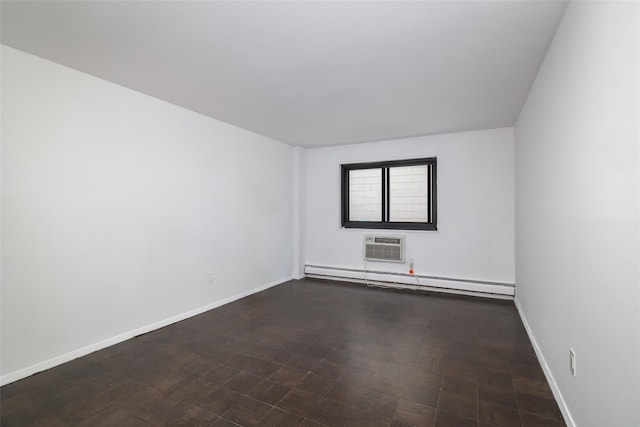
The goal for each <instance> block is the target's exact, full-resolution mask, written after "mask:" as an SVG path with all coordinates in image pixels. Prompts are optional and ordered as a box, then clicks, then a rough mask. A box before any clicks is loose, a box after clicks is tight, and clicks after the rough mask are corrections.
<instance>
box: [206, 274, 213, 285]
mask: <svg viewBox="0 0 640 427" xmlns="http://www.w3.org/2000/svg"><path fill="white" fill-rule="evenodd" d="M207 283H208V284H210V285H213V270H209V271H207Z"/></svg>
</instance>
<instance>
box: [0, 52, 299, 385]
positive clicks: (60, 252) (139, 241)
mask: <svg viewBox="0 0 640 427" xmlns="http://www.w3.org/2000/svg"><path fill="white" fill-rule="evenodd" d="M292 164H293V162H292V148H291V147H290V146H287V145H284V144H282V143H279V142H276V141H274V140H271V139H268V138H265V137H262V136H259V135H256V134H253V133H251V132H248V131H245V130H242V129H239V128H236V127H233V126H230V125H228V124H225V123H222V122H219V121H216V120H213V119H210V118H207V117H205V116H202V115H199V114H196V113H194V112H191V111H188V110H185V109H183V108H180V107H177V106H174V105H171V104H168V103H166V102H163V101H160V100H158V99H155V98H151V97H149V96H146V95H142V94H140V93H137V92H134V91H131V90H129V89H125V88H123V87H120V86H117V85H115V84H112V83H108V82H106V81H103V80H100V79H97V78H94V77H91V76H89V75H86V74H83V73H80V72H77V71H74V70H71V69H69V68H65V67H62V66H60V65H57V64H54V63H52V62H48V61H46V60H44V59H40V58H37V57H34V56H31V55H28V54H25V53H22V52H20V51H17V50H14V49H11V48H7V47H2V293H1V298H2V313H1V316H2V317H1V323H2V326H1V328H2V329H1V334H2V335H1V339H2V353H1V355H2V364H1V373H2V378H3V382H7V381H10V380H15V379H18V378H19V377H20V376H24V375H28V374H30V373H32V372H31V371H32V370H33V369H38V368H45V367H48V366H49V365H51V364H55V363H59V362H61V361H64V359H65V357H60V356H64V355H65V354H67V353H70V352H71V353H72V354H75V355H79V354H78V350H79V349H82V348H85V347H86V346H89V347H91V346H94V347H92V348H95V345H96V343H98V342H99V341H102V340H107V341H108V342H113V337H120V338H122V339H123V337H126V333H127V332H128V331H132V330H136V329H139V328H144V327H145V326H148V325H153V324H157V323H156V322H162V321H163V320H165V319H170V318H173V317H174V316H180V315H181V314H183V313H186V312H189V311H191V310H197V309H198V308H201V307H205V306H210V305H211V304H215V303H216V302H220V301H223V300H225V299H228V298H233V297H234V296H237V295H240V294H243V293H246V292H251V291H252V290H254V289H256V288H258V287H260V286H264V285H269V284H273V283H278V282H281V281H283V280H285V279H288V278H290V277H291V272H292V259H293V255H292V242H293V230H292V226H291V224H292V215H293V211H292V203H293V202H292V197H293V188H292V183H291V182H292ZM210 270H212V271H213V272H214V279H213V283H212V284H210V283H208V274H207V272H208V271H210ZM174 319H175V318H174ZM121 334H125V335H121ZM110 339H111V341H109V340H110ZM116 340H117V339H116ZM103 344H104V343H103ZM98 346H99V345H98ZM73 352H76V353H73ZM80 353H82V351H80ZM56 358H57V359H56ZM47 361H49V362H51V363H49V362H47ZM33 365H36V368H33V369H32V368H29V367H30V366H33Z"/></svg>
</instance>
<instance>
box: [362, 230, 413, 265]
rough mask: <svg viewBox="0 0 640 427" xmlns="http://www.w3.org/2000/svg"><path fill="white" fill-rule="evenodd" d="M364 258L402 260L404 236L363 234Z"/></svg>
mask: <svg viewBox="0 0 640 427" xmlns="http://www.w3.org/2000/svg"><path fill="white" fill-rule="evenodd" d="M364 259H366V260H368V261H386V262H404V236H370V235H367V236H365V238H364Z"/></svg>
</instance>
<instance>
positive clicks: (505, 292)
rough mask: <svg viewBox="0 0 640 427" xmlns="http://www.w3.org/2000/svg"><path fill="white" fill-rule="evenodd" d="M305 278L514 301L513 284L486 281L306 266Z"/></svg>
mask: <svg viewBox="0 0 640 427" xmlns="http://www.w3.org/2000/svg"><path fill="white" fill-rule="evenodd" d="M304 272H305V275H306V276H307V277H311V278H317V279H330V280H338V281H347V282H356V283H365V280H366V281H367V282H369V283H373V284H383V285H385V286H391V287H397V288H412V289H415V286H416V285H418V283H419V284H420V287H419V289H422V290H426V291H435V292H447V293H454V294H463V295H474V296H481V297H488V298H498V299H513V296H514V295H515V285H514V284H513V283H502V282H487V281H482V280H468V279H455V278H449V277H439V276H425V275H418V274H416V275H411V274H407V273H395V272H388V271H376V270H367V271H366V276H365V270H360V269H353V268H344V267H330V266H323V265H305V268H304Z"/></svg>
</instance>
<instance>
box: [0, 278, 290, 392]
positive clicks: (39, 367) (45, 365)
mask: <svg viewBox="0 0 640 427" xmlns="http://www.w3.org/2000/svg"><path fill="white" fill-rule="evenodd" d="M289 280H292V277H287V278H285V279H281V280H276V281H275V282H271V283H267V284H266V285H262V286H258V287H257V288H254V289H251V290H248V291H245V292H242V293H239V294H236V295H233V296H230V297H228V298H224V299H222V300H218V301H215V302H212V303H210V304H207V305H205V306H202V307H198V308H195V309H193V310H189V311H187V312H185V313H181V314H178V315H176V316H172V317H169V318H167V319H163V320H160V321H158V322H154V323H152V324H150V325H145V326H142V327H140V328H137V329H134V330H131V331H127V332H124V333H122V334H119V335H116V336H115V337H111V338H107V339H105V340H102V341H99V342H97V343H94V344H90V345H88V346H86V347H82V348H79V349H77V350H73V351H70V352H69V353H65V354H61V355H60V356H56V357H53V358H51V359H47V360H44V361H42V362H38V363H36V364H33V365H31V366H27V367H26V368H22V369H19V370H17V371H14V372H10V373H8V374H6V375H3V376H2V377H0V386H3V385H6V384H9V383H12V382H14V381H18V380H21V379H23V378H26V377H29V376H31V375H33V374H36V373H38V372H42V371H45V370H47V369H51V368H53V367H55V366H58V365H61V364H63V363H66V362H70V361H72V360H73V359H77V358H78V357H82V356H86V355H87V354H90V353H93V352H94V351H98V350H102V349H103V348H107V347H110V346H112V345H115V344H118V343H121V342H123V341H126V340H128V339H131V338H133V337H136V336H138V335H142V334H146V333H148V332H151V331H155V330H156V329H160V328H163V327H165V326H168V325H171V324H172V323H176V322H179V321H181V320H184V319H188V318H189V317H193V316H197V315H198V314H201V313H204V312H205V311H209V310H212V309H214V308H218V307H220V306H223V305H225V304H229V303H230V302H233V301H236V300H239V299H241V298H244V297H247V296H249V295H252V294H255V293H258V292H261V291H264V290H266V289H269V288H272V287H274V286H277V285H280V284H282V283H285V282H288V281H289Z"/></svg>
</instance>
